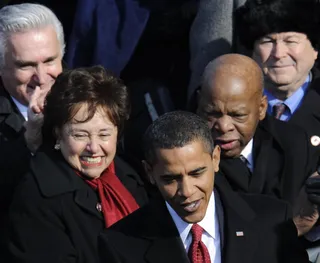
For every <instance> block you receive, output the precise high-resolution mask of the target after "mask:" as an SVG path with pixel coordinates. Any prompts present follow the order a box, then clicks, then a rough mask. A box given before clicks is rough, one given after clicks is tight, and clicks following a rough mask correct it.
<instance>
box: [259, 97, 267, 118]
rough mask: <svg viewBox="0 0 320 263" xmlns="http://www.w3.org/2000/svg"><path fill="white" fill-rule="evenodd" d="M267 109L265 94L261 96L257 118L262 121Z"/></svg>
mask: <svg viewBox="0 0 320 263" xmlns="http://www.w3.org/2000/svg"><path fill="white" fill-rule="evenodd" d="M267 109H268V99H267V96H262V98H261V101H260V105H259V120H260V121H262V120H263V119H264V118H265V117H266V114H267Z"/></svg>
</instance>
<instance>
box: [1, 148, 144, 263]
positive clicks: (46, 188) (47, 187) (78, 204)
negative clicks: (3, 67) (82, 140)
mask: <svg viewBox="0 0 320 263" xmlns="http://www.w3.org/2000/svg"><path fill="white" fill-rule="evenodd" d="M115 167H116V174H117V176H118V178H119V179H120V181H121V182H122V183H123V184H124V186H125V187H126V188H127V189H128V190H129V191H130V192H131V194H132V195H133V197H134V198H135V199H136V201H137V203H138V204H139V205H140V206H142V205H144V204H145V203H146V202H147V195H146V192H145V190H144V187H143V184H142V182H141V180H140V178H139V176H138V175H137V174H136V173H135V172H134V171H133V170H132V169H131V167H129V166H128V165H127V164H126V163H124V162H123V161H122V160H120V159H119V158H117V157H116V158H115ZM98 200H99V199H98V195H97V193H96V192H95V191H94V190H93V189H92V188H91V187H90V186H89V185H88V184H87V183H86V182H85V181H84V180H83V179H81V178H80V177H78V176H77V175H76V174H75V172H74V170H73V169H72V168H71V167H70V166H69V165H68V164H67V163H66V161H65V160H64V159H63V157H62V155H61V153H60V152H57V151H55V150H45V151H40V152H38V153H37V155H36V156H35V157H34V158H32V161H31V168H30V172H29V173H28V174H27V175H26V176H25V177H24V178H23V179H22V182H21V184H20V185H19V186H18V187H17V189H16V193H15V197H14V199H13V202H12V206H11V209H10V227H9V230H10V231H9V240H8V245H9V250H10V259H8V260H7V261H4V262H12V263H14V262H32V263H37V262H39V263H40V262H41V263H42V262H48V263H49V262H52V263H57V262H77V263H88V262H90V263H91V262H93V263H94V262H98V256H97V253H98V251H97V236H98V233H99V232H100V231H102V229H104V227H105V226H104V220H103V216H102V214H101V212H99V211H98V210H97V203H98Z"/></svg>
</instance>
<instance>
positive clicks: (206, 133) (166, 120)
mask: <svg viewBox="0 0 320 263" xmlns="http://www.w3.org/2000/svg"><path fill="white" fill-rule="evenodd" d="M197 140H199V141H201V142H202V143H203V146H204V149H205V151H206V152H208V153H209V154H212V152H213V149H214V143H213V140H212V135H211V131H210V129H209V127H208V124H207V123H206V122H205V121H204V120H203V119H202V118H201V117H199V116H198V115H196V114H194V113H191V112H186V111H172V112H169V113H166V114H164V115H162V116H160V117H159V118H158V119H157V120H156V121H154V122H153V123H152V124H151V125H150V126H149V127H148V129H147V131H146V133H145V135H144V138H143V149H144V158H145V160H146V161H147V162H148V163H149V164H154V163H155V162H156V153H155V151H156V150H157V149H173V148H180V147H183V146H185V145H187V144H189V143H192V142H194V141H197Z"/></svg>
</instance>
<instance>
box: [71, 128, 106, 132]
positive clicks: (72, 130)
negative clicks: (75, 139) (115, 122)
mask: <svg viewBox="0 0 320 263" xmlns="http://www.w3.org/2000/svg"><path fill="white" fill-rule="evenodd" d="M111 130H112V128H111V127H110V128H104V129H100V130H99V132H102V131H111ZM70 131H71V132H89V131H88V130H84V129H79V128H73V129H72V128H71V129H70Z"/></svg>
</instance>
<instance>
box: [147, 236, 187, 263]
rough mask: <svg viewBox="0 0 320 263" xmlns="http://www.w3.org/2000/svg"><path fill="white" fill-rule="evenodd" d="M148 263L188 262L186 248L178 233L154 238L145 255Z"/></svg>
mask: <svg viewBox="0 0 320 263" xmlns="http://www.w3.org/2000/svg"><path fill="white" fill-rule="evenodd" d="M145 258H146V261H147V262H149V263H163V262H166V263H177V262H179V263H189V262H190V261H189V259H188V256H187V253H186V250H185V248H184V246H183V244H182V241H181V239H180V236H179V235H173V236H170V237H161V238H157V239H155V240H154V241H153V242H152V243H151V245H150V247H149V249H148V251H147V253H146V255H145Z"/></svg>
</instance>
